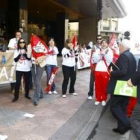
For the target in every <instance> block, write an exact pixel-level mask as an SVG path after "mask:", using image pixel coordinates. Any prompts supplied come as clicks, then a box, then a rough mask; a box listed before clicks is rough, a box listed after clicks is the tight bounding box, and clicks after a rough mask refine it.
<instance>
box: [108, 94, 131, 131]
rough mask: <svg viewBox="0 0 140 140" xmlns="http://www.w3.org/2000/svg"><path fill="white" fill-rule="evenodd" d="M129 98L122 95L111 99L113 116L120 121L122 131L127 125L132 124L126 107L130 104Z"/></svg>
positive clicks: (119, 125)
mask: <svg viewBox="0 0 140 140" xmlns="http://www.w3.org/2000/svg"><path fill="white" fill-rule="evenodd" d="M128 101H129V98H128V97H125V96H124V97H122V96H113V97H112V99H111V112H112V114H113V116H114V117H115V118H116V119H117V121H118V128H120V127H121V128H122V127H123V126H124V127H123V128H122V131H123V130H124V129H125V127H129V126H130V122H129V119H128V118H127V116H126V108H127V104H128Z"/></svg>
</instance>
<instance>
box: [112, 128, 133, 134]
mask: <svg viewBox="0 0 140 140" xmlns="http://www.w3.org/2000/svg"><path fill="white" fill-rule="evenodd" d="M130 129H132V127H131V126H129V127H126V128H125V129H124V130H123V131H122V130H119V129H118V128H114V129H112V131H113V132H115V133H119V134H122V135H124V134H125V133H126V132H127V131H129V130H130Z"/></svg>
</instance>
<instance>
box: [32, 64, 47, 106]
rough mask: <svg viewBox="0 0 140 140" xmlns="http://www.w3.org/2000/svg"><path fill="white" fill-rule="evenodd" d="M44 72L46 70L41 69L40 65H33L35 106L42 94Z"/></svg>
mask: <svg viewBox="0 0 140 140" xmlns="http://www.w3.org/2000/svg"><path fill="white" fill-rule="evenodd" d="M43 71H44V68H41V67H40V66H39V65H33V73H32V74H33V77H34V79H35V92H34V104H38V101H39V98H40V94H41V92H42V86H41V77H42V74H43Z"/></svg>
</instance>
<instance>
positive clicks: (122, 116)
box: [108, 39, 136, 134]
mask: <svg viewBox="0 0 140 140" xmlns="http://www.w3.org/2000/svg"><path fill="white" fill-rule="evenodd" d="M130 47H131V43H130V41H129V40H127V39H124V40H123V41H122V42H121V43H120V44H119V51H120V56H119V58H118V60H117V62H116V67H117V69H116V67H114V68H113V70H112V71H111V78H110V82H109V85H108V93H110V94H112V96H111V112H112V114H113V116H114V117H115V118H116V119H117V123H118V126H117V128H114V129H113V132H116V133H120V134H125V133H126V132H127V131H128V130H130V129H131V126H130V122H129V119H128V118H127V116H126V111H127V105H128V103H129V97H127V96H121V95H113V93H114V89H115V86H116V82H117V80H122V81H127V80H129V79H130V77H131V76H132V75H133V73H134V72H135V71H136V60H135V58H134V56H133V54H132V53H131V52H130Z"/></svg>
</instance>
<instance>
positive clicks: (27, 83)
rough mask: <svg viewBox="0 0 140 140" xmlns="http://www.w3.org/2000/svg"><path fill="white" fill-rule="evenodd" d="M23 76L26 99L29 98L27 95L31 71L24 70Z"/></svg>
mask: <svg viewBox="0 0 140 140" xmlns="http://www.w3.org/2000/svg"><path fill="white" fill-rule="evenodd" d="M24 76H25V97H26V98H28V99H31V98H30V97H29V89H30V78H31V71H29V72H24Z"/></svg>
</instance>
